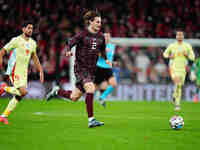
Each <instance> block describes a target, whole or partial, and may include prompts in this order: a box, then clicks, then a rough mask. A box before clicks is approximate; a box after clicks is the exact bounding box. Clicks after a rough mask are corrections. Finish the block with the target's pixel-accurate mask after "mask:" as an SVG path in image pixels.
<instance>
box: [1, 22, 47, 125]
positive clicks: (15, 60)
mask: <svg viewBox="0 0 200 150" xmlns="http://www.w3.org/2000/svg"><path fill="white" fill-rule="evenodd" d="M22 31H23V33H22V35H19V36H17V37H14V38H12V39H11V41H10V42H9V43H7V44H6V45H5V46H4V47H3V48H2V49H1V51H0V66H1V65H2V63H3V56H4V55H5V54H6V53H9V55H10V57H9V60H8V67H7V71H6V75H8V76H9V78H10V81H11V83H12V85H13V86H7V84H6V83H4V82H2V83H1V85H0V95H2V94H3V93H4V92H7V93H10V94H12V95H13V98H12V100H11V101H10V102H9V104H8V106H7V108H6V109H5V111H4V112H3V114H2V115H1V116H0V122H3V123H4V124H8V119H7V117H8V115H9V114H10V113H11V112H12V111H13V110H14V109H15V107H16V104H17V103H18V102H19V101H20V100H21V99H22V98H23V97H24V96H25V95H26V94H27V93H28V91H27V89H26V88H27V78H28V77H27V74H28V65H29V61H30V58H32V59H33V61H34V64H35V66H36V68H37V70H38V71H39V72H40V82H41V83H43V81H44V75H43V69H42V67H41V64H40V61H39V59H38V56H37V54H36V48H37V44H36V42H35V41H34V40H33V39H32V38H31V36H32V32H33V23H32V22H31V21H26V22H24V24H23V25H22Z"/></svg>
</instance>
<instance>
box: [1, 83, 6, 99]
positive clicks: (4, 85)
mask: <svg viewBox="0 0 200 150" xmlns="http://www.w3.org/2000/svg"><path fill="white" fill-rule="evenodd" d="M6 86H7V84H6V83H5V82H2V83H0V96H1V95H2V94H3V93H4V92H5V90H4V88H5V87H6Z"/></svg>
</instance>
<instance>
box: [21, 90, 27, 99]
mask: <svg viewBox="0 0 200 150" xmlns="http://www.w3.org/2000/svg"><path fill="white" fill-rule="evenodd" d="M20 94H21V96H22V97H24V96H26V95H27V94H28V92H27V90H25V89H20Z"/></svg>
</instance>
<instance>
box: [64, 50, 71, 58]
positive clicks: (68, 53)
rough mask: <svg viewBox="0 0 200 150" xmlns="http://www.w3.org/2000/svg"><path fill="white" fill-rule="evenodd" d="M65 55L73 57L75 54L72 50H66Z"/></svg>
mask: <svg viewBox="0 0 200 150" xmlns="http://www.w3.org/2000/svg"><path fill="white" fill-rule="evenodd" d="M65 55H66V56H67V57H71V56H72V55H73V53H72V51H66V53H65Z"/></svg>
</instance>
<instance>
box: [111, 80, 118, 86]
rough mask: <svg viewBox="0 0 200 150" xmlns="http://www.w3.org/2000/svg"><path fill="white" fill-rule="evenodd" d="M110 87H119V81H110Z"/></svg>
mask: <svg viewBox="0 0 200 150" xmlns="http://www.w3.org/2000/svg"><path fill="white" fill-rule="evenodd" d="M110 85H112V87H116V86H117V81H116V80H115V79H113V80H111V81H110Z"/></svg>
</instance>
